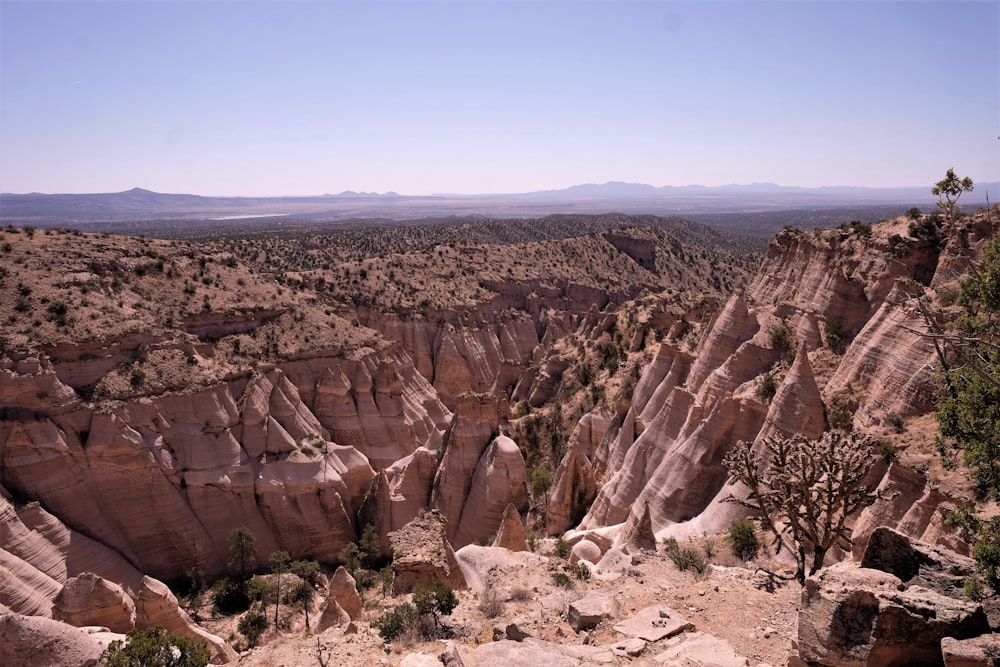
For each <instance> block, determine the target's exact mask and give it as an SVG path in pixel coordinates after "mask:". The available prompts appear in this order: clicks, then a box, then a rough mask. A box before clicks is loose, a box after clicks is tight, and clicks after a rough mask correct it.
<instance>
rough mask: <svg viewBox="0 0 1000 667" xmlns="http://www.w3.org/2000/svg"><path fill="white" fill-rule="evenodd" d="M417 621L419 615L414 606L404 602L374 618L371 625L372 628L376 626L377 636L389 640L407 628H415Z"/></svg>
mask: <svg viewBox="0 0 1000 667" xmlns="http://www.w3.org/2000/svg"><path fill="white" fill-rule="evenodd" d="M419 621H420V615H419V614H418V613H417V609H416V607H414V606H413V605H412V604H410V603H408V602H405V603H403V604H401V605H398V606H396V607H393V608H392V609H390V610H389V611H387V612H385V613H384V614H382V615H381V616H379V617H378V618H376V619H375V620H374V621H372V623H371V625H372V627H373V628H378V635H379V637H381V638H382V639H384V640H385V641H387V642H389V641H392V640H393V639H396V638H397V637H399V636H400V635H402V634H403V633H404V632H406V631H407V630H411V629H413V628H416V627H417V624H418V623H419Z"/></svg>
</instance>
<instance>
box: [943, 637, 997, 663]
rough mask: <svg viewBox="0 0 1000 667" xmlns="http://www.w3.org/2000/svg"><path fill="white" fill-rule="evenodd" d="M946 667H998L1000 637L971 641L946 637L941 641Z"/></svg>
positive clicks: (978, 638) (975, 638)
mask: <svg viewBox="0 0 1000 667" xmlns="http://www.w3.org/2000/svg"><path fill="white" fill-rule="evenodd" d="M941 656H942V657H943V658H944V667H996V666H997V664H998V662H997V657H998V656H1000V635H993V634H990V635H982V636H980V637H973V638H971V639H955V638H954V637H945V638H944V639H942V640H941Z"/></svg>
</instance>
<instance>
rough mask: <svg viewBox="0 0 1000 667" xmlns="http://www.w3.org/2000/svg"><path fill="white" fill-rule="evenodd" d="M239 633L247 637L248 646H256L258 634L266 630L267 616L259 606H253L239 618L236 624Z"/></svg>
mask: <svg viewBox="0 0 1000 667" xmlns="http://www.w3.org/2000/svg"><path fill="white" fill-rule="evenodd" d="M236 629H237V630H239V631H240V634H241V635H243V636H244V637H246V638H247V643H248V644H249V645H250V646H256V645H257V641H258V640H259V639H260V636H261V635H262V634H264V631H266V630H267V616H266V615H265V614H264V610H263V609H262V608H260V607H254V608H253V609H251V610H250V611H248V612H247V613H246V614H244V615H243V617H242V618H240V622H239V624H238V625H237V628H236Z"/></svg>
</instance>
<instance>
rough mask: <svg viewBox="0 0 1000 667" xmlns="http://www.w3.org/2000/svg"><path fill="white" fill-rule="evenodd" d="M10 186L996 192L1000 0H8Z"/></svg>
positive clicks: (2, 176) (999, 173)
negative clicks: (955, 181)
mask: <svg viewBox="0 0 1000 667" xmlns="http://www.w3.org/2000/svg"><path fill="white" fill-rule="evenodd" d="M0 26H2V27H0V30H2V34H0V49H2V51H0V57H2V60H0V63H2V64H0V67H2V71H0V74H2V78H0V191H4V192H29V191H40V192H113V191H119V190H125V189H128V188H131V187H134V186H139V187H144V188H149V189H153V190H157V191H160V192H190V193H196V194H209V195H297V194H322V193H327V192H340V191H342V190H348V189H350V190H359V191H378V192H384V191H387V190H395V191H397V192H400V193H403V194H429V193H433V192H460V193H493V192H523V191H529V190H540V189H549V188H562V187H566V186H569V185H573V184H578V183H586V182H605V181H609V180H619V181H631V182H642V183H649V184H652V185H687V184H702V185H722V184H726V183H752V182H765V181H767V182H775V183H779V184H782V185H799V186H819V185H872V186H898V185H924V184H928V185H929V184H930V183H932V182H934V181H936V180H939V179H940V178H941V177H942V176H943V175H944V171H945V170H946V169H947V168H948V167H954V168H955V169H956V171H957V172H958V173H959V174H960V175H962V176H966V175H968V176H971V177H972V178H973V179H974V180H977V181H986V180H1000V140H998V136H1000V3H998V2H997V1H996V0H992V1H979V2H895V1H893V2H834V1H830V2H811V1H799V2H794V1H784V2H758V1H743V2H715V1H709V2H667V1H651V2H641V3H633V2H597V1H587V0H584V1H580V2H570V1H568V0H563V1H559V2H528V1H518V0H509V1H503V2H477V1H468V2H423V1H409V2H379V1H376V2H365V3H353V2H335V1H329V2H324V1H311V2H309V1H305V2H281V3H279V2H233V1H226V0H209V1H201V2H190V1H184V0H176V1H172V2H146V1H134V2H62V3H58V2H45V1H41V2H14V1H8V0H2V1H0Z"/></svg>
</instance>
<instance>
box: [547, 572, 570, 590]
mask: <svg viewBox="0 0 1000 667" xmlns="http://www.w3.org/2000/svg"><path fill="white" fill-rule="evenodd" d="M552 583H553V584H555V585H556V586H559V587H561V588H573V580H572V579H570V578H569V575H568V574H566V573H565V572H556V573H555V574H553V575H552Z"/></svg>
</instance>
